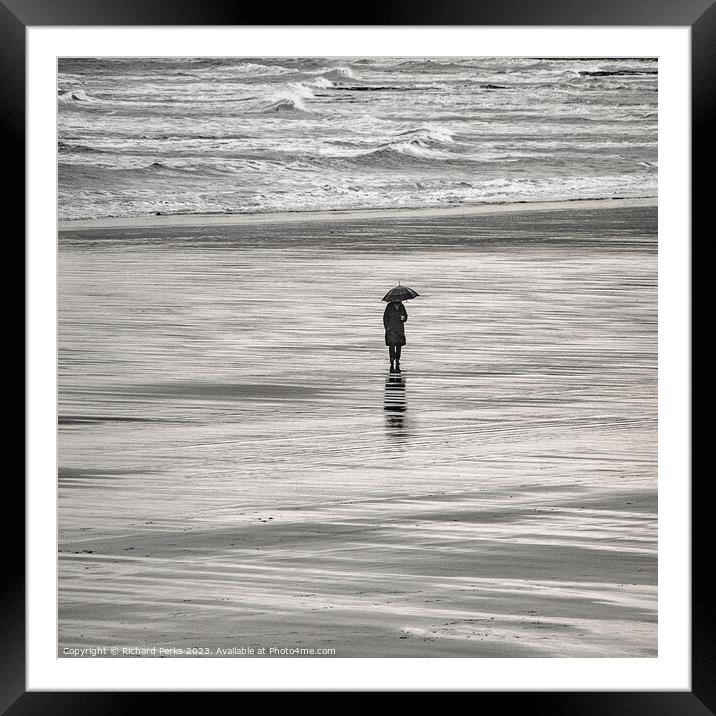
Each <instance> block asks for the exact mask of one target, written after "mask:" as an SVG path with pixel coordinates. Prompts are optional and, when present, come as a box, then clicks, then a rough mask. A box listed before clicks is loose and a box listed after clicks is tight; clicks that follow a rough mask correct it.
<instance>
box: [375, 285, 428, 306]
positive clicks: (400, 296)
mask: <svg viewBox="0 0 716 716" xmlns="http://www.w3.org/2000/svg"><path fill="white" fill-rule="evenodd" d="M419 295H420V294H419V293H418V292H417V291H413V289H412V288H408V287H407V286H400V285H398V286H396V287H395V288H391V289H390V291H388V293H386V294H385V296H383V300H384V301H386V302H388V303H390V302H391V301H408V300H410V299H411V298H415V297H416V296H419Z"/></svg>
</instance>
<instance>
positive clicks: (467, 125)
mask: <svg viewBox="0 0 716 716" xmlns="http://www.w3.org/2000/svg"><path fill="white" fill-rule="evenodd" d="M657 80H658V75H657V60H656V59H530V58H473V59H464V58H442V59H441V58H430V59H415V58H412V59H411V58H363V59H347V58H334V59H331V58H313V59H306V58H301V59H291V58H275V59H267V58H195V59H194V58H154V59H149V58H121V59H86V58H83V59H62V60H60V62H59V68H58V113H59V131H58V163H59V172H58V176H59V197H58V199H59V217H60V218H61V219H77V218H96V217H106V216H137V215H148V214H156V213H167V214H174V213H206V212H210V213H216V212H218V213H234V212H237V213H238V212H273V211H307V210H311V211H315V210H338V209H356V208H388V207H443V206H459V205H474V204H482V203H492V202H516V201H542V200H559V199H579V198H611V197H635V196H655V195H656V191H657Z"/></svg>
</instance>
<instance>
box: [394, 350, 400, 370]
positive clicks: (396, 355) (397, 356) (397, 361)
mask: <svg viewBox="0 0 716 716" xmlns="http://www.w3.org/2000/svg"><path fill="white" fill-rule="evenodd" d="M400 348H401V346H395V365H396V366H399V365H400Z"/></svg>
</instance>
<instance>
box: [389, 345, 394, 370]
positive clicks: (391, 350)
mask: <svg viewBox="0 0 716 716" xmlns="http://www.w3.org/2000/svg"><path fill="white" fill-rule="evenodd" d="M388 352H389V353H390V365H391V367H392V366H393V363H394V362H395V346H388Z"/></svg>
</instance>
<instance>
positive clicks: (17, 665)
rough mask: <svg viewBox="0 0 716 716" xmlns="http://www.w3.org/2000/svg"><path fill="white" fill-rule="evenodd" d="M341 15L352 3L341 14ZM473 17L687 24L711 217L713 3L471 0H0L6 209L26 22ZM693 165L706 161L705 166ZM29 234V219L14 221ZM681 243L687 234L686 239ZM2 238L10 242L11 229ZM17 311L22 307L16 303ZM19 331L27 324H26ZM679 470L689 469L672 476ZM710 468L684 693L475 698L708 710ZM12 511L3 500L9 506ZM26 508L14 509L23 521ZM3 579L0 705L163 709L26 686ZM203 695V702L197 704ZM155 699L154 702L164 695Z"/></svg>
mask: <svg viewBox="0 0 716 716" xmlns="http://www.w3.org/2000/svg"><path fill="white" fill-rule="evenodd" d="M344 13H345V15H348V14H349V11H344ZM277 14H280V16H281V20H282V22H281V23H280V24H281V25H282V26H289V25H299V26H300V25H304V26H309V25H310V26H318V25H362V26H366V25H409V26H419V25H422V26H429V25H473V26H490V25H497V26H499V25H501V26H532V25H534V26H572V25H574V26H584V25H593V26H651V27H654V26H682V27H684V26H687V27H690V28H691V38H692V46H691V71H692V77H691V81H692V146H693V147H695V148H698V151H695V152H693V153H692V157H693V158H692V176H693V180H692V217H693V227H694V229H693V230H692V234H693V233H694V232H695V231H696V230H697V229H696V227H698V226H699V225H705V223H703V224H702V223H701V222H700V221H699V219H705V218H706V211H707V210H708V208H709V207H710V204H711V202H710V201H709V198H710V197H708V196H707V195H706V192H707V191H709V190H710V184H711V182H709V181H706V180H704V181H701V182H699V181H696V177H697V176H698V175H699V174H700V173H701V176H703V177H706V176H708V175H707V174H706V170H707V169H708V168H711V167H713V166H714V162H713V159H714V151H713V145H714V140H713V127H714V105H715V104H716V90H715V88H714V75H713V71H712V68H713V67H714V66H716V61H715V60H716V58H715V57H714V55H715V54H716V5H714V0H682V1H681V2H678V3H676V2H674V1H673V0H602V1H601V2H594V0H501V2H500V3H484V4H480V3H479V1H473V2H470V1H469V0H442V2H440V3H436V2H426V1H424V0H423V1H421V0H417V1H415V2H413V3H405V2H399V1H398V0H393V1H392V2H387V1H386V0H369V2H368V3H364V4H362V5H361V6H360V7H359V8H354V9H353V11H352V12H351V13H350V17H341V16H340V12H333V11H331V10H330V9H326V8H322V7H321V6H320V5H313V6H308V7H306V6H305V5H301V6H299V5H297V4H294V5H293V6H292V5H284V6H283V7H281V9H280V11H278V12H277V10H276V8H274V7H273V6H270V5H268V4H258V5H254V6H247V5H245V4H240V3H227V2H225V0H202V2H201V3H196V2H193V1H192V0H172V2H171V3H158V2H156V0H122V2H108V1H107V0H0V67H1V68H2V82H0V107H1V108H2V111H1V112H0V127H2V134H3V144H2V146H3V148H4V150H5V155H6V158H7V159H9V164H7V165H6V166H7V167H8V169H9V172H8V176H10V177H12V178H13V180H12V181H11V182H9V184H8V187H7V189H6V201H7V206H9V207H19V206H20V205H21V203H22V204H24V181H22V180H20V177H24V176H25V151H24V147H25V120H26V117H25V30H26V28H27V27H32V26H93V25H94V26H99V25H102V26H111V25H124V26H133V25H134V26H137V25H174V26H202V25H203V26H207V25H213V26H217V25H237V26H258V25H264V26H266V25H276V24H277V23H275V22H273V20H275V18H276V15H277ZM700 170H703V171H702V172H700ZM19 229H20V230H23V231H24V217H21V218H20V227H19ZM683 239H684V240H685V241H691V245H692V246H693V240H692V238H691V237H683ZM6 240H8V241H10V240H14V239H13V236H11V235H8V236H7V237H6ZM23 316H24V312H23ZM23 328H24V323H23ZM672 477H673V478H674V479H691V476H690V475H689V476H684V475H674V476H672ZM707 479H708V476H703V477H702V479H701V480H700V481H696V480H692V482H691V495H692V525H691V527H692V545H693V555H692V662H691V691H683V692H673V691H672V692H643V691H628V692H602V691H600V692H575V691H564V692H559V693H556V692H535V693H526V692H499V693H495V692H480V693H479V694H477V696H478V699H479V700H478V702H477V703H476V704H474V706H475V707H478V708H479V707H484V706H485V705H486V701H485V700H486V699H487V700H491V699H498V700H499V707H500V708H502V709H505V708H507V709H509V708H519V709H525V710H526V711H529V712H532V713H536V714H626V713H628V714H632V715H638V714H641V713H644V714H647V713H648V714H650V715H660V714H664V715H666V714H668V715H669V716H672V715H675V714H679V715H683V716H688V715H690V714H709V713H714V712H715V711H716V678H714V674H716V663H715V661H716V659H715V657H714V633H715V629H714V606H713V605H714V600H713V598H712V596H711V594H710V593H709V589H708V581H709V579H708V572H707V570H708V564H709V559H708V556H709V554H708V550H709V547H710V545H711V543H712V541H713V540H712V536H711V533H710V532H707V515H706V510H708V509H709V501H708V499H707V497H708V495H707V490H708V488H707V486H706V482H707ZM6 494H8V497H9V499H8V501H7V502H6V503H5V504H6V506H9V505H12V508H13V509H12V511H13V512H15V513H16V514H18V515H21V516H24V514H25V511H24V505H25V494H24V486H21V485H20V484H19V481H14V482H13V481H10V480H7V481H6ZM10 512H11V510H7V509H6V515H7V514H9V513H10ZM22 519H23V517H21V521H22ZM22 534H24V531H23V530H22V528H19V529H18V528H15V530H14V531H13V538H12V540H11V541H9V542H8V543H7V544H16V543H17V542H18V540H19V537H18V536H19V535H22ZM5 555H6V559H7V561H6V565H5V570H4V572H5V580H4V586H3V590H2V612H1V614H0V629H1V631H0V644H2V647H3V648H2V652H1V655H0V662H1V665H0V708H1V709H2V712H3V713H8V714H12V716H19V715H22V714H37V713H73V714H84V713H92V714H98V713H102V714H119V713H128V712H138V711H140V712H141V711H142V710H144V709H149V708H151V709H157V708H162V709H165V708H166V699H167V698H168V697H169V696H170V694H168V693H166V692H161V693H148V692H139V693H137V692H118V693H115V692H86V693H85V692H82V693H80V692H56V693H50V692H27V691H26V685H25V560H24V553H23V552H21V551H20V550H16V551H15V552H14V553H13V550H12V549H10V548H8V549H6V551H5ZM180 698H181V699H182V706H183V707H189V708H191V707H192V706H194V705H195V706H196V707H197V708H199V709H201V710H202V711H203V710H206V709H207V708H208V707H207V704H206V700H205V698H206V695H205V694H202V695H201V696H198V695H197V694H191V693H189V694H186V693H183V694H181V695H180ZM198 698H201V699H202V701H201V702H199V701H198ZM160 699H161V702H160Z"/></svg>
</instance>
